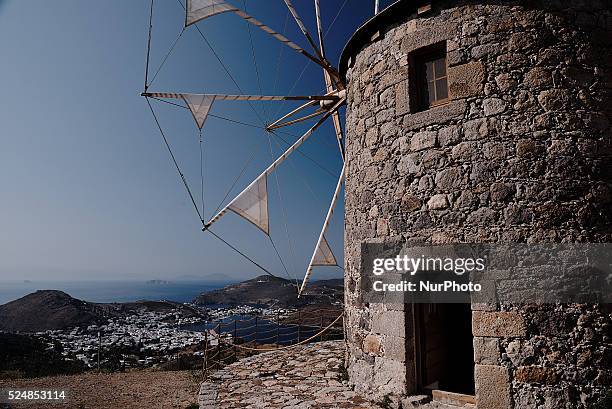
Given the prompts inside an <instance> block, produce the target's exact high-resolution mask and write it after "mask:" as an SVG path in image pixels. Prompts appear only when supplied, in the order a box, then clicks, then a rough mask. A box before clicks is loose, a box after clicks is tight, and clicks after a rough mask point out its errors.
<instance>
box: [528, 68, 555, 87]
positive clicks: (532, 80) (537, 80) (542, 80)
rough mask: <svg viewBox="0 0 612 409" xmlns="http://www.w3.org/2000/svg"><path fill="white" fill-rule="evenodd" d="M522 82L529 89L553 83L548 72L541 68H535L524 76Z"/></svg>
mask: <svg viewBox="0 0 612 409" xmlns="http://www.w3.org/2000/svg"><path fill="white" fill-rule="evenodd" d="M523 82H524V83H525V85H527V86H528V87H530V88H538V87H542V86H548V85H551V84H552V82H553V81H552V75H551V73H550V71H548V70H547V69H545V68H542V67H535V68H532V69H531V70H529V71H528V72H527V74H525V78H524V79H523Z"/></svg>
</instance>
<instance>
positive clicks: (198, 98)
mask: <svg viewBox="0 0 612 409" xmlns="http://www.w3.org/2000/svg"><path fill="white" fill-rule="evenodd" d="M181 98H183V101H185V104H187V107H188V108H189V110H190V111H191V114H192V115H193V119H194V120H195V121H196V124H197V125H198V128H200V129H202V127H203V126H204V122H206V118H208V113H209V112H210V108H211V107H212V104H213V102H215V97H214V96H210V95H202V94H181Z"/></svg>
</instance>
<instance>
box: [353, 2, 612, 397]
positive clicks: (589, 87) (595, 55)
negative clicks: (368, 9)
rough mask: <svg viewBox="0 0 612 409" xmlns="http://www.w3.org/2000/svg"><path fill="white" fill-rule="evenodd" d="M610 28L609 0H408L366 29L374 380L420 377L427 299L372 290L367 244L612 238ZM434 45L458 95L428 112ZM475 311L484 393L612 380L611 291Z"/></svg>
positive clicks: (362, 321) (367, 375) (364, 173)
mask: <svg viewBox="0 0 612 409" xmlns="http://www.w3.org/2000/svg"><path fill="white" fill-rule="evenodd" d="M408 3H409V4H408ZM425 3H429V4H431V6H432V7H431V9H428V8H427V7H424V8H419V7H420V6H423V5H426V4H425ZM611 43H612V2H610V1H606V0H572V1H570V0H533V1H501V0H497V1H496V0H473V1H429V2H419V1H407V0H406V1H400V2H398V3H396V5H394V6H392V7H391V9H389V10H387V12H384V13H381V15H379V16H377V17H376V18H375V19H373V20H371V21H370V22H369V23H367V24H366V25H365V26H363V27H362V28H361V29H360V30H359V31H358V32H357V33H356V35H355V36H354V37H353V39H352V40H351V42H349V44H348V45H347V48H346V49H345V52H344V54H343V57H342V62H341V70H342V71H343V73H344V74H345V75H346V79H347V89H348V104H347V114H346V128H347V141H346V148H347V166H348V167H347V175H346V205H345V207H346V215H345V218H346V219H345V224H346V230H345V260H346V266H345V267H346V268H345V270H346V273H345V274H346V276H345V287H346V288H345V290H346V291H345V297H346V299H345V301H346V312H347V323H348V325H347V330H348V344H349V350H348V353H347V366H348V372H349V376H350V381H351V383H352V384H353V385H355V387H356V388H357V389H358V390H360V391H367V392H369V393H371V394H373V395H379V396H382V395H385V394H391V395H396V396H401V395H406V394H410V393H413V392H415V389H416V380H415V370H414V362H415V358H416V357H415V350H414V346H413V345H414V343H413V339H412V337H413V334H414V331H413V330H414V328H413V325H414V322H413V320H412V315H411V311H412V306H411V305H409V304H406V305H402V306H400V307H399V308H393V307H391V306H384V305H381V304H371V305H368V304H366V303H364V302H363V300H362V298H361V294H360V285H359V284H360V259H361V257H360V246H361V244H362V243H372V242H385V241H392V240H401V241H403V242H405V243H434V244H442V243H547V242H548V243H562V242H564V243H572V242H576V243H586V242H594V243H595V242H600V243H601V242H612V225H611V219H612V160H611V155H612V150H611V144H610V138H611V128H610V127H611V121H612V98H611V93H612V44H611ZM433 44H442V45H443V47H445V50H446V53H447V63H448V85H449V94H450V100H449V101H448V103H446V104H444V105H441V106H438V107H435V108H431V109H428V110H423V111H420V112H417V110H416V109H415V101H414V97H413V96H414V89H411V88H412V87H414V79H413V78H411V67H410V61H411V55H412V53H415V52H418V51H419V50H420V49H423V48H424V47H427V46H431V45H433ZM472 310H473V312H472V332H473V342H474V350H475V354H474V367H475V368H474V369H475V382H476V395H477V405H478V408H481V409H501V408H504V409H505V408H549V409H561V408H568V409H569V408H572V409H573V408H588V407H589V406H590V405H592V404H594V403H595V402H596V401H597V399H598V398H599V397H600V396H601V395H602V394H603V393H604V392H605V391H606V390H607V389H608V390H609V389H610V385H611V381H612V369H611V368H612V348H611V346H610V342H611V341H610V340H611V328H612V326H611V315H610V311H609V309H608V310H607V309H606V306H602V305H567V304H566V305H522V306H519V305H472Z"/></svg>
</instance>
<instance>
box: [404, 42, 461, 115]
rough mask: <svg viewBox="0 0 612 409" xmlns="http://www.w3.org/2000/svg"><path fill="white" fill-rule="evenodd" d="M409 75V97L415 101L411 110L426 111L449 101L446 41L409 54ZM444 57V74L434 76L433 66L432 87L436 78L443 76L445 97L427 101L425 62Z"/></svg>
mask: <svg viewBox="0 0 612 409" xmlns="http://www.w3.org/2000/svg"><path fill="white" fill-rule="evenodd" d="M408 58H409V76H410V77H411V78H412V81H410V85H411V87H410V88H412V90H413V91H412V92H411V93H410V94H411V97H412V98H411V99H412V100H413V101H415V103H414V104H411V105H412V107H411V111H412V112H413V113H415V112H422V111H427V110H429V109H431V108H435V107H438V106H441V105H446V104H448V103H449V102H450V101H451V95H450V90H449V89H448V57H447V55H446V42H445V41H444V42H442V43H438V44H433V45H431V46H427V47H423V48H421V49H418V50H416V51H414V52H412V53H410V55H409V57H408ZM440 58H444V64H445V68H446V75H445V76H442V77H439V78H436V76H435V66H434V81H433V84H434V89H435V87H436V80H439V79H442V78H444V79H445V80H446V87H447V88H446V89H447V90H446V93H447V96H446V98H443V99H438V100H435V101H434V102H433V103H431V104H430V103H429V98H428V97H429V92H428V88H427V87H428V81H427V73H426V69H425V68H424V66H425V63H426V62H428V61H429V62H433V61H435V60H437V59H440Z"/></svg>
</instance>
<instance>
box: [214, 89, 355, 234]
mask: <svg viewBox="0 0 612 409" xmlns="http://www.w3.org/2000/svg"><path fill="white" fill-rule="evenodd" d="M342 103H344V99H341V100H340V101H338V102H337V103H336V104H335V105H334V106H333V107H332V108H331V109H330V110H329V111H327V113H326V114H325V115H324V116H323V117H322V118H321V119H319V121H317V123H316V124H314V125H313V127H312V128H310V129H309V130H307V131H306V132H305V133H304V134H303V135H302V136H301V137H300V138H299V139H298V140H297V141H295V142H294V143H293V145H291V146H290V147H289V148H287V150H286V151H285V152H283V154H282V155H280V156H279V157H278V158H277V159H276V160H275V161H274V162H272V164H271V165H270V166H268V167H267V168H266V170H264V171H263V172H262V173H261V174H260V175H259V176H258V177H257V179H255V181H253V182H252V183H251V184H250V185H249V186H247V188H246V189H245V190H243V191H242V193H240V194H239V195H238V196H237V197H236V198H235V199H233V200H232V201H231V202H230V203H229V204H228V205H227V206H225V207H224V208H223V209H222V210H221V211H220V212H219V213H217V214H216V215H215V216H214V217H213V218H212V219H210V220H209V221H208V223H206V224H205V225H204V230H206V229H208V228H209V227H210V226H211V225H212V224H213V223H215V222H216V221H218V220H219V219H220V218H221V217H222V216H223V215H224V214H225V213H227V211H228V210H233V211H234V212H235V213H237V214H239V215H240V216H242V217H244V218H245V219H246V220H248V221H249V222H251V223H253V224H255V225H256V226H257V227H259V228H260V229H261V230H262V231H263V232H264V233H266V234H269V229H268V228H267V227H266V228H265V229H264V228H262V227H261V226H260V225H259V224H258V223H255V222H253V220H252V219H251V218H249V217H252V216H253V212H254V210H253V212H251V213H250V214H249V217H246V216H245V215H244V214H242V213H241V212H238V211H236V210H235V209H233V208H232V206H233V204H234V203H235V202H236V200H237V199H238V198H239V197H241V196H242V195H243V194H244V193H245V192H246V191H249V190H251V189H252V188H253V186H255V185H258V184H259V183H264V182H261V180H262V179H264V180H265V179H266V178H267V176H268V175H269V174H270V173H272V171H274V169H276V168H277V167H278V166H279V165H280V164H281V163H283V162H284V161H285V159H287V158H288V157H289V155H290V154H291V153H292V152H293V151H295V150H296V149H298V148H299V147H300V146H301V145H302V144H303V143H304V142H306V140H307V139H308V138H309V137H310V136H311V135H312V134H313V133H314V131H315V130H316V129H317V128H318V127H319V126H321V125H322V124H323V123H324V122H325V120H326V119H327V118H329V117H330V115H331V114H332V112H334V111H335V110H336V109H338V107H339V106H340V105H341V104H342ZM258 189H259V190H258V197H260V198H262V197H264V196H265V198H266V199H265V203H266V211H265V212H263V211H262V212H261V213H260V214H261V215H263V214H264V213H265V217H266V220H267V215H268V213H267V197H268V195H267V192H266V193H265V195H264V194H262V192H263V191H262V190H261V188H259V187H258ZM253 196H255V194H254V193H249V197H253ZM262 203H263V202H262ZM241 211H242V212H243V210H241ZM244 213H246V212H244ZM258 220H260V219H258ZM261 224H262V225H266V226H267V221H266V223H263V222H262V223H261Z"/></svg>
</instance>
